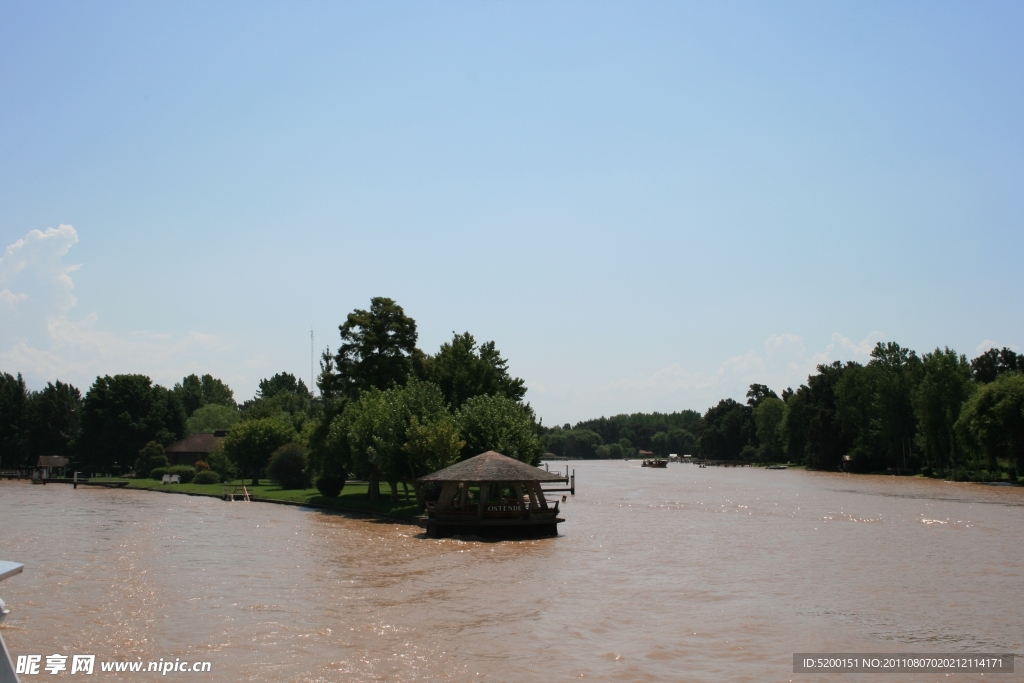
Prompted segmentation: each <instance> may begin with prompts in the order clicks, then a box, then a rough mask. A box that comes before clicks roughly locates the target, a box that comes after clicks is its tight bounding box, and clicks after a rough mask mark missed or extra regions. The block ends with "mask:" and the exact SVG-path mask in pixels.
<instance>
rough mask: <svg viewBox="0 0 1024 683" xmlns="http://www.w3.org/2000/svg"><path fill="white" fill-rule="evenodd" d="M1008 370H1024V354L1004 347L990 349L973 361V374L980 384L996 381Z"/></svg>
mask: <svg viewBox="0 0 1024 683" xmlns="http://www.w3.org/2000/svg"><path fill="white" fill-rule="evenodd" d="M1006 372H1024V354H1017V353H1016V352H1014V351H1013V349H1008V348H1006V347H1003V348H1002V349H1000V350H998V351H997V350H996V349H989V350H988V351H986V352H985V353H983V354H981V355H980V356H978V357H977V358H975V359H974V360H972V361H971V374H972V375H973V376H974V381H975V382H978V383H979V384H987V383H989V382H994V381H995V380H996V377H998V376H999V375H1001V374H1003V373H1006Z"/></svg>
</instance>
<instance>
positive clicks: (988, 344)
mask: <svg viewBox="0 0 1024 683" xmlns="http://www.w3.org/2000/svg"><path fill="white" fill-rule="evenodd" d="M1004 347H1005V348H1007V349H1010V350H1011V351H1017V350H1018V347H1017V346H1016V345H1014V344H1000V343H999V342H994V341H992V340H991V339H986V340H985V341H983V342H981V343H980V344H978V346H977V348H975V349H974V355H975V356H980V355H981V354H983V353H985V352H986V351H988V350H989V349H1002V348H1004Z"/></svg>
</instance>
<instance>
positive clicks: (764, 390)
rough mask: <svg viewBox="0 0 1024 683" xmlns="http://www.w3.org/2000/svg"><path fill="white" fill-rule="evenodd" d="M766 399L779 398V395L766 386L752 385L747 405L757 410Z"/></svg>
mask: <svg viewBox="0 0 1024 683" xmlns="http://www.w3.org/2000/svg"><path fill="white" fill-rule="evenodd" d="M766 398H778V395H777V394H776V393H775V392H774V391H772V390H771V389H769V388H768V387H767V386H766V385H764V384H751V385H750V389H749V390H748V391H747V405H748V406H750V407H751V408H756V407H757V406H759V405H760V404H761V401H763V400H765V399H766Z"/></svg>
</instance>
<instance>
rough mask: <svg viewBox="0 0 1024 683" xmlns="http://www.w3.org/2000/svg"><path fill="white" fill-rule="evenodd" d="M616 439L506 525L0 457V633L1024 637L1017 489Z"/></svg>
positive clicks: (286, 672) (585, 650) (307, 646)
mask: <svg viewBox="0 0 1024 683" xmlns="http://www.w3.org/2000/svg"><path fill="white" fill-rule="evenodd" d="M563 465H564V464H563ZM639 465H640V463H639V462H620V461H614V462H611V461H609V462H576V463H571V464H570V466H571V467H574V468H575V470H576V481H577V494H576V496H575V497H572V496H570V497H569V500H568V501H567V502H566V503H564V504H563V506H562V510H563V511H564V514H563V516H564V517H565V519H566V522H565V523H564V524H562V525H560V533H561V535H560V536H559V537H558V538H550V539H543V540H534V541H515V542H512V541H504V542H477V541H471V540H458V539H443V540H433V539H426V538H424V537H423V536H422V534H421V531H420V529H419V528H417V527H413V526H406V525H401V524H393V523H386V522H379V521H373V520H366V519H355V518H348V517H345V516H341V515H337V514H327V513H323V512H319V511H314V510H309V509H304V508H297V507H289V506H283V505H271V504H262V503H244V502H235V503H226V502H222V501H220V500H216V499H213V498H202V497H193V496H183V495H162V494H160V493H153V492H145V491H129V490H106V489H98V488H91V487H80V488H78V489H77V490H75V489H73V488H72V487H71V486H67V485H58V484H51V485H48V486H32V485H30V484H27V483H25V482H11V481H3V482H0V559H5V560H13V561H18V562H23V563H25V565H26V566H25V571H24V573H22V574H21V575H18V576H15V577H13V578H10V579H8V580H6V581H4V582H3V583H2V584H0V595H2V596H3V598H4V599H5V600H6V601H7V603H8V605H9V606H10V607H11V609H12V610H13V611H12V613H11V615H10V616H9V617H8V619H7V620H6V621H5V622H4V624H3V626H2V629H3V631H2V632H3V636H4V638H5V639H6V641H7V644H8V647H9V648H10V650H11V652H12V654H13V655H14V656H17V655H23V654H41V655H44V663H45V655H48V654H51V653H63V654H67V655H71V654H74V653H89V654H95V655H96V656H97V661H102V660H137V659H142V660H144V661H146V662H148V661H155V660H158V659H159V658H163V659H164V660H165V661H169V660H173V659H180V660H184V661H209V662H210V663H211V667H212V671H211V672H210V673H207V674H195V673H189V674H184V673H176V672H171V673H170V674H167V676H156V675H155V674H131V675H129V674H101V673H99V672H98V671H97V673H98V674H99V675H98V676H97V678H98V679H104V678H107V679H112V678H116V679H118V680H121V679H124V680H128V679H134V680H155V679H156V678H163V679H174V678H190V679H195V678H203V679H204V680H216V681H310V682H312V681H469V680H474V681H500V682H503V683H504V682H506V681H508V682H512V681H515V682H534V681H568V680H591V681H740V682H746V681H751V682H753V681H789V680H796V681H818V680H832V681H834V680H836V677H837V674H832V675H821V674H794V673H792V660H793V653H794V652H1012V653H1017V654H1021V653H1024V600H1022V597H1024V593H1022V590H1021V589H1022V587H1024V582H1022V578H1024V546H1022V543H1021V538H1022V531H1024V524H1022V515H1024V489H1020V488H1009V487H990V486H982V485H977V484H965V483H949V482H941V481H930V480H921V479H916V478H915V479H911V478H893V477H881V476H859V475H843V474H828V473H820V472H804V471H801V470H785V471H768V470H763V469H742V468H728V469H723V468H706V469H701V468H698V467H695V466H693V465H676V464H672V465H669V467H668V468H667V469H664V470H658V469H645V468H641V467H640V466H639ZM69 668H70V667H69ZM97 668H98V665H97ZM1017 668H1018V673H1015V674H1010V675H1001V676H996V680H997V681H1014V680H1021V679H1022V678H1024V674H1022V673H1020V670H1021V668H1024V662H1018V666H1017ZM63 675H64V676H67V675H69V674H68V672H63ZM76 675H77V674H76ZM43 676H45V677H46V679H47V680H51V679H57V678H58V677H59V675H58V676H51V675H49V674H46V673H45V672H44V673H43ZM839 677H840V678H842V677H841V676H839ZM35 678H36V677H34V676H26V677H23V680H35ZM40 678H41V677H40ZM869 678H870V679H871V680H872V681H897V680H899V681H903V680H906V681H926V680H928V681H930V680H948V679H947V678H946V676H945V675H944V674H931V675H926V674H872V675H870V676H869ZM956 679H957V680H979V681H980V680H986V679H988V680H991V679H992V676H991V675H989V676H985V677H982V676H980V675H965V674H958V675H957V677H956ZM71 680H75V679H71ZM87 680H89V679H87ZM842 680H846V679H842Z"/></svg>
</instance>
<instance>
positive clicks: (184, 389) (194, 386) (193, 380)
mask: <svg viewBox="0 0 1024 683" xmlns="http://www.w3.org/2000/svg"><path fill="white" fill-rule="evenodd" d="M172 391H174V393H175V394H176V395H177V397H178V400H179V401H180V402H181V406H182V408H184V409H185V416H186V417H192V414H193V413H194V412H196V411H197V410H199V409H200V408H202V407H203V406H205V405H210V404H214V405H222V406H228V407H230V408H233V407H235V396H234V392H232V391H231V388H230V387H229V386H228V385H227V384H225V383H224V382H222V381H221V380H219V379H217V378H216V377H214V376H213V375H210V374H206V375H203V376H202V377H199V376H198V375H196V374H191V375H189V376H188V377H185V378H184V379H182V380H181V381H180V382H178V383H176V384H175V385H174V389H173V390H172Z"/></svg>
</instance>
